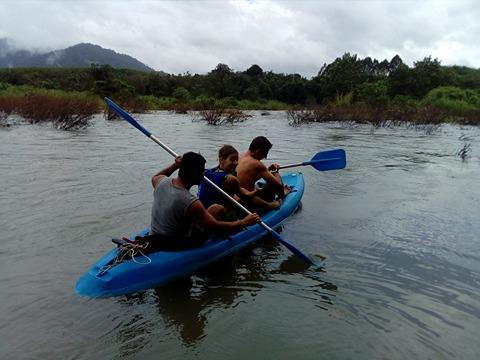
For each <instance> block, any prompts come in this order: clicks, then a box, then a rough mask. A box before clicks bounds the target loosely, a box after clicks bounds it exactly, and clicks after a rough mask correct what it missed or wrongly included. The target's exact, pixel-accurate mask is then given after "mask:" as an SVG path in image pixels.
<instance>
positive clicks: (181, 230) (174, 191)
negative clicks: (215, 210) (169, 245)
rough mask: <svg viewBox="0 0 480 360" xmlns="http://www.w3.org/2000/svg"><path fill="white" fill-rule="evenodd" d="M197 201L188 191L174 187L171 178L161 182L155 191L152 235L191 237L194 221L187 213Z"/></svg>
mask: <svg viewBox="0 0 480 360" xmlns="http://www.w3.org/2000/svg"><path fill="white" fill-rule="evenodd" d="M197 199H198V198H197V197H196V196H194V195H192V194H191V193H190V191H188V190H187V189H184V188H179V187H176V186H175V185H173V184H172V179H171V178H169V177H165V178H163V179H162V180H160V182H159V183H158V184H157V187H156V188H155V190H154V191H153V206H152V224H151V227H150V229H151V231H150V232H151V234H162V235H167V236H190V235H191V232H192V220H191V219H189V218H188V217H187V214H186V213H187V209H188V207H189V206H190V205H191V204H192V203H193V202H194V201H195V200H197Z"/></svg>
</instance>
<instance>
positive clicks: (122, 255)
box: [98, 242, 152, 276]
mask: <svg viewBox="0 0 480 360" xmlns="http://www.w3.org/2000/svg"><path fill="white" fill-rule="evenodd" d="M147 248H148V242H145V243H143V244H136V243H125V244H122V245H120V246H119V247H118V252H117V256H116V257H115V259H114V260H113V261H111V262H110V263H109V264H107V265H105V266H104V267H103V268H102V269H101V270H100V271H99V272H98V276H102V275H103V274H105V273H106V272H107V271H108V270H110V269H111V268H113V267H114V266H116V265H118V264H120V263H121V262H123V261H125V260H130V259H132V261H133V262H134V263H137V264H140V265H148V264H150V263H151V262H152V259H150V258H149V257H148V256H147V255H145V253H144V251H145V250H146V249H147ZM138 254H140V255H141V256H143V257H144V258H145V259H147V261H146V262H142V261H138V260H137V259H135V256H136V255H138Z"/></svg>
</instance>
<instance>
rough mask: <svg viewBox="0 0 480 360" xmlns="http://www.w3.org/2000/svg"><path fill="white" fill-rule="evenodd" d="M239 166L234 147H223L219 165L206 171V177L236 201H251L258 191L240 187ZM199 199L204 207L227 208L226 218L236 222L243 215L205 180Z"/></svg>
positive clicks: (220, 151)
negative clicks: (216, 205)
mask: <svg viewBox="0 0 480 360" xmlns="http://www.w3.org/2000/svg"><path fill="white" fill-rule="evenodd" d="M237 164H238V151H237V149H235V148H234V147H233V146H232V145H223V146H222V147H221V148H220V150H219V151H218V165H217V166H216V167H214V168H212V169H209V170H206V171H205V177H207V178H208V179H209V180H211V181H212V182H213V183H214V184H215V185H217V186H218V187H220V188H221V189H222V190H223V191H225V192H226V193H227V194H228V195H230V196H232V197H233V198H235V200H237V201H240V202H242V200H244V201H247V202H248V201H249V200H251V199H252V198H253V197H254V196H255V193H256V191H257V190H256V189H255V190H253V191H248V190H246V189H244V188H242V187H241V186H240V182H239V181H238V179H237V177H236V175H237V173H236V172H235V169H236V168H237ZM198 198H199V199H200V201H201V202H202V204H203V206H205V207H206V208H208V207H209V206H211V205H213V204H221V205H223V206H224V207H225V209H226V211H227V213H226V218H227V219H230V220H234V219H236V218H238V217H240V216H239V215H241V214H242V212H241V211H240V209H238V208H237V207H236V206H235V205H234V204H232V202H231V201H230V200H228V199H226V198H225V196H224V195H222V194H221V193H220V192H219V191H218V190H216V189H215V188H214V187H213V186H212V185H210V184H209V183H208V182H206V181H205V180H203V181H202V183H201V184H200V186H199V189H198Z"/></svg>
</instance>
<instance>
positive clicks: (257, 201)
mask: <svg viewBox="0 0 480 360" xmlns="http://www.w3.org/2000/svg"><path fill="white" fill-rule="evenodd" d="M271 148H272V144H271V142H270V141H268V139H267V138H266V137H265V136H258V137H256V138H255V139H253V140H252V142H251V143H250V146H249V148H248V150H247V151H246V152H245V153H244V154H242V155H241V156H240V159H239V160H238V165H237V178H238V181H239V182H240V186H241V187H243V188H245V189H246V190H248V191H253V190H255V183H256V182H257V181H258V180H259V179H263V180H265V182H266V184H265V186H264V187H263V188H262V189H261V190H259V191H258V192H257V193H256V196H255V197H254V198H253V200H252V205H253V206H254V207H256V208H259V209H262V210H265V209H275V208H278V207H279V206H280V204H281V199H283V198H284V196H285V195H286V194H287V193H288V192H289V190H288V189H285V188H284V186H283V183H282V178H281V177H280V175H279V173H278V168H279V165H278V164H272V165H270V166H269V167H268V168H267V167H266V166H265V164H263V163H262V161H261V160H263V159H265V158H266V157H267V155H268V152H269V151H270V149H271ZM272 171H273V173H272ZM277 197H278V199H277V200H276V198H277Z"/></svg>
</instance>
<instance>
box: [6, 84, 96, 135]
mask: <svg viewBox="0 0 480 360" xmlns="http://www.w3.org/2000/svg"><path fill="white" fill-rule="evenodd" d="M0 112H3V113H4V114H7V115H10V114H17V115H19V116H21V117H23V118H24V119H25V120H27V121H28V122H30V123H32V124H35V123H40V122H51V123H52V124H53V125H54V126H55V127H56V128H59V129H63V130H70V129H78V128H83V127H86V126H88V125H89V121H90V119H91V118H92V117H93V115H95V114H97V113H99V112H100V103H99V101H98V98H96V97H92V96H89V95H86V94H83V93H63V92H58V91H45V90H43V91H35V90H32V89H29V88H26V87H23V88H19V87H17V88H13V89H6V90H4V91H2V92H1V93H0Z"/></svg>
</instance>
